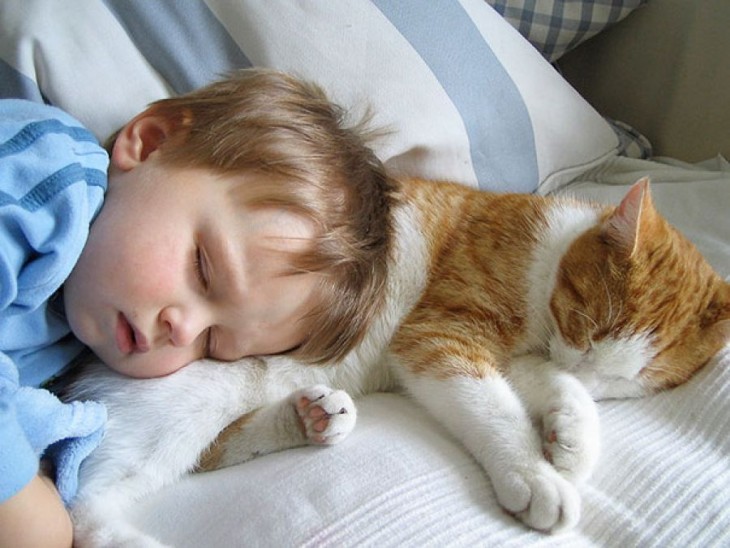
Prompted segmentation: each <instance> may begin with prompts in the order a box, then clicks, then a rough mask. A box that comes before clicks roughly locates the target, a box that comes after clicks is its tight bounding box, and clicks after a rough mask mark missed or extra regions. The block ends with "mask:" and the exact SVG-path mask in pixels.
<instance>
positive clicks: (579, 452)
mask: <svg viewBox="0 0 730 548" xmlns="http://www.w3.org/2000/svg"><path fill="white" fill-rule="evenodd" d="M542 448H543V453H544V455H545V458H546V459H547V460H548V461H549V462H550V463H552V465H553V466H554V467H555V469H556V470H557V471H558V472H560V473H561V474H562V475H563V476H564V477H565V478H567V479H568V480H570V481H571V482H573V483H576V484H578V483H581V482H584V481H585V480H587V479H588V477H589V476H590V475H591V473H592V472H593V469H594V467H595V465H596V462H597V461H598V457H599V454H600V423H599V418H598V413H597V411H596V409H595V404H594V403H593V402H592V401H590V402H587V403H586V402H572V403H571V402H565V401H563V402H561V404H560V405H559V406H555V407H552V408H550V409H549V410H548V412H547V413H546V414H545V415H544V416H543V418H542Z"/></svg>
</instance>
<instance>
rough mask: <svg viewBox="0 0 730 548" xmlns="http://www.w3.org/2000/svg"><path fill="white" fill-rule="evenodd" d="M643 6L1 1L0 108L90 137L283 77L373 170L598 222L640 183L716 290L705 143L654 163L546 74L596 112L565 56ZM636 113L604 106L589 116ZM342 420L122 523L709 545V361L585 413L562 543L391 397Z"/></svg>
mask: <svg viewBox="0 0 730 548" xmlns="http://www.w3.org/2000/svg"><path fill="white" fill-rule="evenodd" d="M644 3H645V2H643V1H633V2H631V1H627V2H610V1H607V2H595V3H594V2H560V1H555V2H544V3H540V4H541V9H542V7H543V6H545V9H546V12H545V13H542V12H541V13H536V12H535V9H536V8H535V7H534V6H532V7H530V8H529V9H528V8H527V7H526V6H530V5H532V4H533V3H531V2H517V1H492V2H484V1H483V0H461V1H456V0H429V2H427V3H425V2H418V1H417V0H401V1H396V0H341V1H339V2H325V1H324V0H321V1H316V0H310V1H303V0H302V1H297V2H293V1H290V0H258V1H257V0H236V1H233V0H177V1H174V2H173V1H170V2H161V1H160V2H147V1H144V0H76V1H74V2H56V1H54V0H4V1H3V2H2V3H1V4H0V95H2V96H13V97H25V98H28V99H31V100H36V101H46V102H49V103H52V104H55V105H57V106H60V107H62V108H64V109H66V110H68V111H69V112H71V113H72V114H73V115H75V116H76V117H77V118H79V119H80V120H81V121H82V122H83V123H85V124H86V125H87V126H88V127H89V128H90V129H91V130H92V131H93V132H94V133H95V134H96V135H97V137H99V138H100V139H104V138H105V137H106V136H107V135H108V134H110V133H111V132H113V131H114V130H116V129H117V128H118V127H120V126H121V125H122V124H123V123H125V122H126V121H127V120H128V119H129V118H130V117H131V116H133V115H134V114H136V113H137V112H139V111H140V110H142V109H143V108H144V106H145V105H146V104H147V103H149V102H150V101H153V100H155V99H158V98H161V97H166V96H169V95H172V94H176V93H181V92H184V91H187V90H189V89H192V88H194V87H197V86H199V85H201V84H203V83H205V82H207V81H209V80H211V79H213V78H215V77H216V76H217V75H219V74H221V73H223V72H225V71H227V70H230V69H232V68H236V67H245V66H252V65H253V66H259V65H261V66H272V67H276V68H280V69H284V70H288V71H292V72H294V73H296V74H299V75H301V76H303V77H306V78H311V79H314V80H316V81H318V82H319V83H321V84H322V85H323V86H324V87H325V88H326V89H327V91H328V92H329V94H330V95H331V97H332V98H333V99H334V100H335V101H337V102H339V103H340V104H342V105H344V106H346V107H348V108H350V109H352V110H353V112H354V113H355V114H357V113H358V112H359V111H361V109H363V108H365V106H366V105H369V106H370V107H371V108H372V110H373V112H374V113H375V117H374V124H375V125H377V126H380V127H386V128H388V129H389V130H391V132H390V134H389V136H388V137H387V138H385V139H383V140H381V141H379V142H378V143H377V145H376V152H377V153H378V155H379V156H380V157H381V159H382V160H383V161H384V162H385V163H386V165H387V166H388V167H389V168H390V169H391V170H392V171H393V172H395V173H408V174H411V175H418V176H422V177H427V178H445V179H451V180H456V181H459V182H462V183H463V184H466V185H471V186H475V187H479V188H483V189H489V190H496V191H517V192H537V193H541V194H562V193H570V194H574V195H578V196H582V197H587V198H591V199H595V200H599V201H604V202H613V203H615V202H616V201H617V200H618V199H619V198H620V196H622V195H623V193H624V191H625V189H626V188H627V187H628V185H630V184H631V183H633V182H634V181H635V180H637V179H638V178H640V177H641V176H643V175H650V176H651V178H652V181H653V194H654V197H655V201H656V203H657V205H658V208H659V210H660V211H662V212H663V213H664V215H665V216H666V217H667V218H668V219H669V220H670V221H671V222H672V223H674V224H675V226H677V227H678V228H679V229H680V230H682V231H683V232H684V233H685V234H686V235H687V236H688V237H689V238H690V239H692V240H693V241H694V242H695V243H696V244H697V245H698V247H699V248H700V250H701V251H702V252H703V253H704V254H705V256H706V257H707V258H708V260H709V261H710V263H711V264H712V265H713V266H714V267H715V268H716V269H717V270H718V271H719V272H720V273H721V275H723V276H724V277H726V278H727V279H730V216H729V215H728V214H727V209H728V205H730V164H729V163H728V162H727V161H726V160H725V159H724V157H723V156H722V155H721V153H724V154H726V155H727V154H729V153H730V150H729V149H728V148H727V144H728V142H727V140H726V141H724V142H720V141H717V142H716V145H717V148H715V149H712V147H713V146H714V144H713V143H704V144H703V148H702V152H705V153H706V154H705V155H704V156H702V158H704V159H705V161H703V162H700V163H697V160H699V159H701V158H698V157H696V155H697V154H699V153H698V152H697V147H696V146H695V147H694V148H691V156H693V157H689V156H686V157H683V156H682V150H681V148H677V147H676V140H673V141H671V143H672V147H674V148H672V147H668V149H669V150H670V151H671V152H672V156H673V158H668V157H658V156H657V154H661V153H662V149H661V148H658V149H656V150H654V152H652V150H651V144H654V143H655V138H656V139H657V140H656V142H658V143H660V144H663V143H665V142H668V141H667V140H666V138H667V135H665V134H662V133H661V132H662V130H663V128H664V129H666V128H669V130H672V131H673V130H678V129H677V126H676V125H675V126H673V125H672V124H664V125H661V124H659V125H655V126H649V129H650V130H652V131H654V130H656V131H657V132H658V134H657V135H651V136H650V137H651V139H646V138H645V137H643V136H642V135H641V134H639V132H638V131H636V130H635V129H634V127H632V126H627V125H626V124H625V123H614V122H613V121H609V120H607V119H606V118H604V117H603V116H602V115H601V114H599V112H598V111H597V110H596V109H595V108H594V107H593V106H591V104H590V103H589V102H588V101H587V100H586V98H585V97H583V96H581V95H580V94H579V93H578V92H577V91H576V90H575V89H574V87H573V86H571V85H570V84H569V83H568V82H567V81H566V80H565V79H564V78H563V77H562V76H561V74H560V73H559V72H558V71H556V70H555V66H554V65H553V64H552V63H554V62H556V61H558V62H559V63H560V64H561V68H562V69H563V71H564V73H565V74H566V75H568V76H571V75H572V77H573V79H578V80H580V82H576V83H577V84H580V85H579V87H581V85H582V86H583V89H584V90H585V91H584V94H585V95H586V97H589V95H590V94H595V93H600V89H599V90H598V91H596V87H595V85H594V84H595V82H597V81H601V80H600V78H599V77H597V76H596V77H595V78H593V79H592V80H591V81H590V82H589V81H588V79H589V78H588V76H593V75H588V76H587V75H586V70H587V69H586V67H590V70H591V71H594V72H595V73H597V74H600V71H601V67H600V66H596V64H595V63H597V62H598V61H600V60H601V59H608V60H607V62H606V65H609V68H610V65H611V64H612V63H613V64H614V65H615V62H613V61H611V60H610V55H608V54H607V53H606V51H605V50H599V51H598V53H596V52H594V53H593V57H592V59H593V63H594V64H593V65H591V64H589V62H588V61H587V60H586V58H585V57H584V56H583V54H582V53H581V50H582V49H584V48H585V49H588V48H590V47H593V46H592V45H591V44H592V41H589V42H587V43H586V44H581V42H583V41H585V40H586V39H588V38H590V36H592V35H594V34H597V33H598V32H601V31H603V29H604V28H606V27H608V26H609V25H610V24H612V23H617V22H618V21H619V20H622V19H624V18H626V20H625V21H622V22H620V23H618V24H617V25H615V27H614V29H611V30H608V31H605V33H604V32H601V38H602V36H603V35H606V36H608V34H609V33H612V32H614V30H616V31H617V32H619V34H620V32H621V31H619V29H620V28H621V27H622V25H624V24H626V25H629V24H633V21H635V20H639V19H641V18H644V19H649V20H650V19H651V17H652V15H651V14H652V13H658V10H661V9H670V10H671V9H672V4H673V2H672V1H670V0H664V1H659V0H657V2H656V4H657V5H656V6H653V5H652V2H650V3H649V5H648V6H646V7H640V5H641V4H644ZM593 4H596V5H593ZM586 6H588V7H586ZM637 8H639V9H637ZM715 8H716V9H717V10H720V12H721V13H724V15H725V16H726V17H727V16H728V15H730V10H729V9H728V8H727V7H726V6H725V5H722V6H721V5H720V4H719V3H715ZM575 10H578V11H575ZM651 10H654V11H651ZM634 11H635V13H633V12H634ZM627 16H628V17H627ZM660 19H661V17H660ZM698 32H699V31H698ZM526 38H528V39H529V41H528V40H527V39H526ZM593 43H594V44H595V42H593ZM573 48H576V49H574V51H573V52H571V53H567V54H566V52H568V51H569V50H571V49H573ZM564 54H565V55H564ZM607 55H608V56H607ZM570 58H572V59H573V60H574V61H573V63H574V64H572V65H571V64H570V62H569V61H570ZM670 61H671V60H668V61H665V62H670ZM587 63H588V64H587ZM636 65H637V64H636V63H633V65H632V66H633V68H634V69H635V70H639V71H640V69H638V68H636ZM576 67H578V68H576ZM580 67H583V70H579V69H580ZM725 74H727V73H725ZM680 76H681V74H679V75H677V78H679V77H680ZM665 84H666V82H665V83H662V88H661V89H670V88H667V87H666V85H665ZM677 85H679V84H677ZM652 89H653V88H652ZM672 89H674V88H672ZM723 92H724V93H726V90H723ZM603 99H604V100H605V97H604V98H603ZM644 99H645V97H644ZM599 102H600V101H599ZM604 102H605V101H604ZM637 102H639V103H640V102H641V100H640V99H639V100H637V99H635V98H634V99H632V98H627V99H626V100H625V101H624V99H623V98H622V97H620V96H619V97H614V107H616V108H614V109H613V111H612V112H611V116H612V117H614V118H617V119H619V120H621V116H620V114H621V113H620V106H621V104H622V103H627V104H630V105H634V106H635V105H636V103H637ZM703 105H704V107H705V108H707V109H711V108H712V105H711V102H705V103H704V104H703ZM694 106H695V107H698V105H694ZM606 108H608V107H605V106H604V108H603V109H602V110H605V109H606ZM718 108H721V105H718ZM722 108H724V112H725V111H727V105H725V107H722ZM616 109H618V110H616ZM629 111H631V112H629V114H631V113H634V114H635V111H632V110H631V109H629ZM705 116H706V120H708V121H709V120H711V119H712V116H713V114H712V111H708V112H707V114H706V115H705ZM644 119H645V118H642V117H641V116H635V117H634V119H632V120H628V121H629V122H632V123H637V121H638V122H639V123H640V122H641V121H642V120H644ZM626 121H627V120H622V122H626ZM708 123H709V124H710V125H712V122H708ZM712 127H713V128H715V126H712ZM726 128H727V125H725V129H724V131H725V133H724V135H727V129H726ZM640 129H641V128H640ZM680 129H681V128H680ZM710 131H714V129H712V130H710ZM716 134H717V135H720V133H716ZM688 139H691V136H690V137H689V138H688ZM688 142H689V141H688ZM693 143H694V142H693ZM692 146H694V144H693V145H692ZM708 147H709V148H708ZM688 149H689V148H688ZM687 160H691V161H692V162H693V163H688V162H687ZM358 408H359V421H358V425H357V427H356V429H355V431H354V432H353V433H352V435H351V436H350V437H349V438H348V439H347V440H345V441H344V442H343V443H341V444H339V445H336V446H333V447H328V448H321V447H303V448H299V449H293V450H289V451H285V452H281V453H276V454H272V455H268V456H265V457H261V458H258V459H255V460H253V461H250V462H247V463H245V464H242V465H239V466H235V467H231V468H228V469H224V470H219V471H216V472H211V473H206V474H199V475H192V476H189V477H186V478H185V479H184V480H183V481H181V482H180V483H178V484H176V485H173V486H171V487H169V488H166V489H165V490H163V491H161V492H159V493H157V494H156V495H155V496H153V497H150V498H149V499H146V500H144V501H141V502H140V503H139V504H138V505H137V506H136V507H135V508H134V510H133V512H132V515H131V516H130V517H131V519H132V521H133V522H134V523H135V524H136V525H138V526H139V527H140V528H141V529H143V530H144V531H146V532H148V533H150V534H152V535H154V536H156V537H157V538H159V539H160V540H161V541H164V542H166V543H169V544H171V545H174V546H179V547H186V546H189V547H198V546H205V547H229V546H338V547H339V546H520V547H521V546H561V547H562V546H616V547H618V546H622V547H623V546H656V547H660V546H661V547H666V546H682V547H684V546H721V545H729V544H730V421H729V420H728V417H730V345H729V346H728V347H726V348H725V349H724V350H723V351H721V352H720V353H719V354H718V355H717V356H716V358H715V359H713V361H712V362H711V363H709V364H708V365H707V366H706V367H705V368H704V369H703V370H702V371H701V372H700V373H699V374H698V375H696V376H695V377H694V378H693V379H692V380H691V381H690V382H688V383H687V384H685V385H683V386H681V387H679V388H677V389H674V390H672V391H669V392H666V393H662V394H659V395H656V396H654V397H650V398H645V399H641V400H622V401H607V402H602V403H601V404H600V407H599V409H600V416H601V422H602V446H603V452H602V456H601V459H600V462H599V465H598V468H597V470H596V472H595V473H594V475H593V477H592V478H591V479H590V480H589V482H588V483H587V484H586V485H585V486H583V487H582V488H581V494H582V497H583V514H582V517H581V520H580V523H579V524H578V526H577V528H576V529H575V530H573V531H571V532H568V533H565V534H562V535H556V536H549V535H543V534H540V533H537V532H534V531H530V530H527V529H526V528H524V527H523V526H522V525H520V524H519V523H518V522H516V521H515V520H513V519H512V518H511V517H509V516H508V515H506V514H505V513H504V512H503V511H502V510H500V508H499V506H498V505H497V503H496V500H495V498H494V495H493V492H492V490H491V488H490V486H489V482H488V480H487V478H486V476H485V475H484V473H483V472H482V471H481V470H480V468H479V466H478V465H477V463H476V462H475V461H474V460H473V459H472V458H471V457H470V456H469V455H468V453H467V452H466V451H465V449H463V448H462V447H461V446H460V445H459V444H458V443H457V442H456V441H455V440H454V439H452V438H451V436H450V435H449V434H448V433H447V432H446V431H445V430H444V429H443V428H442V427H440V426H439V425H438V424H437V423H436V422H435V421H434V420H432V419H431V418H430V417H429V416H427V415H426V414H425V413H424V412H423V411H422V410H421V409H420V408H419V407H418V406H417V405H416V404H414V403H413V402H412V401H410V400H409V399H407V398H405V397H403V396H401V395H397V394H373V395H370V396H367V397H365V398H362V399H361V400H359V401H358Z"/></svg>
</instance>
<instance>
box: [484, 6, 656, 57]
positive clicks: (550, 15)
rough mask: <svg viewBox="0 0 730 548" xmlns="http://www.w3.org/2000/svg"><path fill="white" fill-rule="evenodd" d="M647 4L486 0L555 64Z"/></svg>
mask: <svg viewBox="0 0 730 548" xmlns="http://www.w3.org/2000/svg"><path fill="white" fill-rule="evenodd" d="M647 1H648V0H487V3H488V4H490V5H491V6H492V7H493V8H494V9H495V10H496V11H497V12H498V13H499V14H500V15H502V17H504V18H505V19H506V20H507V21H509V22H510V24H512V26H513V27H515V28H516V29H517V30H519V31H520V33H521V34H522V35H523V36H524V37H525V38H527V39H528V40H529V41H530V42H531V43H532V45H533V46H535V47H536V48H537V49H538V50H540V51H541V52H542V54H543V55H544V56H545V58H546V59H547V60H548V61H550V62H553V61H556V60H557V59H558V58H559V57H560V56H561V55H563V54H564V53H566V52H568V51H570V50H571V49H573V48H574V47H576V46H577V45H578V44H580V43H581V42H583V41H585V40H588V38H590V37H591V36H594V35H596V34H598V33H599V32H600V31H602V30H603V29H605V28H606V27H608V26H610V25H612V24H613V23H616V22H618V21H620V20H621V19H623V18H624V17H626V16H627V15H628V14H629V13H631V12H632V11H633V10H635V9H636V8H638V7H639V6H641V5H642V4H645V3H646V2H647Z"/></svg>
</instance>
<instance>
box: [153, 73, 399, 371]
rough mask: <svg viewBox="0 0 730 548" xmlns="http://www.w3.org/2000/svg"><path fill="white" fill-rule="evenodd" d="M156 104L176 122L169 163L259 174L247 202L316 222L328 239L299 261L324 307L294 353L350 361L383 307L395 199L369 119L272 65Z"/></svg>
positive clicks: (164, 151) (166, 156) (244, 193)
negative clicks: (356, 119)
mask: <svg viewBox="0 0 730 548" xmlns="http://www.w3.org/2000/svg"><path fill="white" fill-rule="evenodd" d="M148 110H149V111H150V112H151V113H153V114H155V115H158V116H163V117H164V118H166V119H167V120H168V121H170V122H171V123H172V124H173V126H174V128H175V131H173V133H172V137H170V138H169V139H168V141H167V142H165V143H163V144H162V145H161V147H160V152H161V157H160V159H161V161H163V162H166V163H168V164H169V165H174V166H177V167H191V168H204V169H212V170H213V171H214V172H217V173H220V174H226V175H230V174H236V173H241V174H243V173H249V174H254V175H259V176H257V177H252V178H248V179H246V184H245V185H243V184H242V185H241V186H242V187H243V186H245V187H246V188H241V192H240V193H239V194H240V196H241V198H242V199H243V203H244V204H245V205H246V206H248V207H265V206H275V207H283V208H288V209H290V210H291V211H293V212H295V213H299V214H302V215H304V216H305V217H306V218H308V219H310V220H311V221H313V222H314V224H315V226H316V227H317V232H318V234H319V237H318V238H317V240H316V241H315V242H314V245H313V246H312V248H311V249H310V250H309V251H307V252H305V253H303V254H300V255H298V256H294V257H292V261H293V265H294V267H295V269H298V270H299V271H307V272H318V273H320V274H322V278H321V281H320V284H319V289H318V295H317V297H318V303H319V304H318V306H317V307H316V309H315V310H314V311H313V312H312V313H311V314H310V317H308V318H306V319H305V321H308V322H309V325H310V326H311V328H310V330H309V335H308V337H307V339H306V340H305V341H304V343H303V344H302V345H300V346H299V347H298V348H296V349H294V350H293V351H292V352H291V354H292V355H294V356H296V357H297V358H299V359H303V360H306V361H310V362H315V363H323V362H327V361H331V360H336V359H339V358H342V357H343V356H344V355H345V354H347V353H348V352H349V351H350V350H351V349H352V348H353V347H354V346H355V345H356V344H357V343H358V342H359V341H360V340H361V339H362V337H363V335H364V333H365V331H366V329H367V328H368V326H369V324H370V321H371V320H372V318H373V317H374V315H375V314H376V312H377V311H378V310H379V308H380V306H381V305H382V301H383V290H384V287H385V282H386V276H387V261H388V255H389V252H390V240H391V220H390V218H391V216H390V210H391V207H392V206H393V203H394V200H395V195H396V192H395V184H394V183H393V181H392V180H391V179H390V178H389V177H388V176H387V175H386V172H385V169H384V167H383V165H382V164H381V162H380V161H379V160H378V159H377V158H376V156H375V154H374V153H373V152H372V150H371V149H370V148H368V146H367V145H366V143H367V139H368V138H369V137H368V136H369V134H368V132H367V130H366V129H365V123H364V122H362V123H359V124H354V125H352V126H348V125H347V124H346V122H345V112H344V111H343V110H342V109H341V108H339V107H338V106H337V105H335V104H333V103H332V102H331V101H329V99H328V98H327V96H326V95H325V93H324V92H323V91H322V89H321V88H319V87H318V86H317V85H315V84H312V83H310V82H306V81H303V80H300V79H297V78H295V77H293V76H291V75H288V74H285V73H282V72H278V71H274V70H269V69H249V70H241V71H236V72H233V73H231V74H229V75H228V77H227V78H225V79H223V80H221V81H218V82H215V83H213V84H210V85H208V86H206V87H204V88H201V89H199V90H197V91H194V92H192V93H188V94H185V95H182V96H179V97H173V98H170V99H164V100H161V101H158V102H155V103H152V105H150V107H149V109H148Z"/></svg>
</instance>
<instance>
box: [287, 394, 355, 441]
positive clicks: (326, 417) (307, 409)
mask: <svg viewBox="0 0 730 548" xmlns="http://www.w3.org/2000/svg"><path fill="white" fill-rule="evenodd" d="M290 401H291V402H292V403H293V404H294V408H295V409H296V411H297V415H298V416H299V420H300V422H301V426H302V430H303V431H304V434H305V436H306V437H307V440H308V441H309V442H310V443H313V444H317V445H332V444H335V443H338V442H340V441H342V440H343V439H344V438H346V437H347V435H348V434H349V433H350V432H352V429H353V428H355V421H356V419H357V410H356V407H355V404H354V403H353V401H352V398H350V395H349V394H348V393H347V392H344V391H343V390H332V389H331V388H329V387H327V386H324V385H315V386H310V387H308V388H304V389H302V390H298V391H296V392H294V394H292V396H291V400H290Z"/></svg>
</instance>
